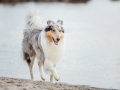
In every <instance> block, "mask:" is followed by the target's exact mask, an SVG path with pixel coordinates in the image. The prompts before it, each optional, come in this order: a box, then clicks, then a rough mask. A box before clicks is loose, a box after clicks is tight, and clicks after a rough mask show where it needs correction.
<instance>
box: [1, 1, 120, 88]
mask: <svg viewBox="0 0 120 90" xmlns="http://www.w3.org/2000/svg"><path fill="white" fill-rule="evenodd" d="M31 6H34V7H37V8H39V9H40V10H41V13H42V16H43V19H44V25H46V21H47V20H48V19H49V20H54V21H57V20H58V19H62V20H63V21H64V27H65V34H66V50H65V51H66V52H65V55H64V57H63V59H62V60H61V61H60V62H59V63H58V65H57V70H58V73H59V75H60V77H61V80H60V82H65V83H69V84H78V85H90V86H93V87H102V88H116V89H120V2H119V1H118V2H110V1H107V0H94V1H91V2H88V3H85V4H66V3H33V2H30V3H23V4H17V5H15V6H10V5H2V4H0V76H5V77H15V78H24V79H30V76H29V70H28V66H27V64H26V63H25V62H24V61H23V59H22V52H21V51H22V50H21V48H22V47H21V42H22V38H23V29H25V20H26V15H27V13H28V11H29V10H30V7H31ZM34 76H35V80H40V74H39V70H38V66H37V63H35V65H34ZM46 78H47V81H49V78H48V75H46Z"/></svg>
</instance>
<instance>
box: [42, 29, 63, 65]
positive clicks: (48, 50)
mask: <svg viewBox="0 0 120 90" xmlns="http://www.w3.org/2000/svg"><path fill="white" fill-rule="evenodd" d="M41 46H42V49H43V52H44V55H45V58H46V59H48V60H50V61H51V62H53V64H54V65H56V63H57V62H58V61H59V60H60V59H61V58H62V56H63V52H64V39H63V40H61V41H60V42H59V44H58V45H55V43H54V42H49V40H48V39H47V38H46V32H44V31H43V32H42V33H41Z"/></svg>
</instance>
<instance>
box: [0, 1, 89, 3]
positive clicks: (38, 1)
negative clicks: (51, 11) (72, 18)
mask: <svg viewBox="0 0 120 90" xmlns="http://www.w3.org/2000/svg"><path fill="white" fill-rule="evenodd" d="M29 1H35V2H71V3H85V2H87V1H89V0H0V3H17V2H29Z"/></svg>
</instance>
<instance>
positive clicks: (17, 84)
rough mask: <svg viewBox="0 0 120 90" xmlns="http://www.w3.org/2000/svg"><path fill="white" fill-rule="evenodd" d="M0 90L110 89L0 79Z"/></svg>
mask: <svg viewBox="0 0 120 90" xmlns="http://www.w3.org/2000/svg"><path fill="white" fill-rule="evenodd" d="M0 90H110V89H102V88H95V87H89V86H78V85H69V84H63V83H56V84H51V83H49V82H42V81H31V80H25V79H15V78H7V77H0ZM111 90H113V89H111Z"/></svg>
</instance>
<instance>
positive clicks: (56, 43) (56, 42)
mask: <svg viewBox="0 0 120 90" xmlns="http://www.w3.org/2000/svg"><path fill="white" fill-rule="evenodd" d="M52 39H53V41H54V43H55V45H58V41H55V40H54V38H53V37H52Z"/></svg>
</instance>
